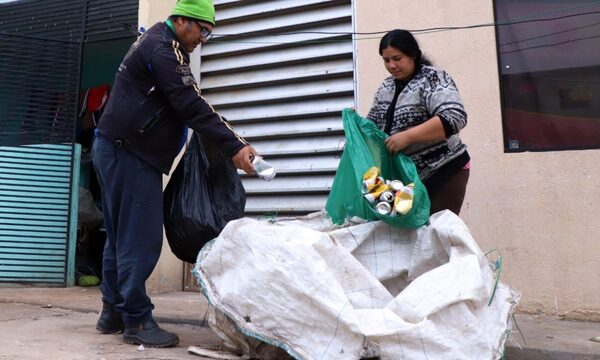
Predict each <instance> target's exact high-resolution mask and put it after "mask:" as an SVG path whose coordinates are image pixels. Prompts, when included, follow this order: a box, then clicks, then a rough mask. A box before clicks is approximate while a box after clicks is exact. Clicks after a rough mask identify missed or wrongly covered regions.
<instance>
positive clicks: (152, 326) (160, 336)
mask: <svg viewBox="0 0 600 360" xmlns="http://www.w3.org/2000/svg"><path fill="white" fill-rule="evenodd" d="M123 341H125V342H126V343H128V344H136V345H144V346H148V347H156V348H165V347H171V346H175V345H177V344H179V337H177V335H176V334H174V333H172V332H168V331H166V330H163V329H161V328H160V327H159V326H158V324H157V323H156V322H155V321H154V320H152V319H150V320H147V321H145V322H143V323H141V324H140V325H138V326H136V327H126V328H125V331H124V332H123Z"/></svg>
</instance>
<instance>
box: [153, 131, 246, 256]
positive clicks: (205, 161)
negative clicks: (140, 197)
mask: <svg viewBox="0 0 600 360" xmlns="http://www.w3.org/2000/svg"><path fill="white" fill-rule="evenodd" d="M245 206H246V191H245V190H244V186H243V185H242V180H241V179H240V176H239V175H238V173H237V170H236V168H235V166H234V165H233V161H232V160H231V158H229V157H227V156H225V155H224V154H223V152H222V151H221V149H219V147H218V146H217V145H216V144H215V143H214V142H213V141H211V140H210V139H208V138H202V137H201V136H200V135H198V134H196V133H195V134H194V135H193V136H192V138H191V140H190V142H189V144H188V146H187V149H186V151H185V153H184V155H183V157H182V159H181V161H180V162H179V164H178V165H177V167H176V168H175V171H174V172H173V174H172V175H171V179H170V181H169V183H168V185H167V187H166V188H165V192H164V225H165V231H166V234H167V241H168V242H169V247H170V248H171V251H172V252H173V254H175V256H177V258H179V259H180V260H183V261H185V262H188V263H191V264H193V263H195V262H196V257H197V256H198V253H199V252H200V249H202V247H203V246H204V245H205V244H206V243H207V242H209V241H211V240H212V239H214V238H215V237H217V236H218V235H219V233H220V232H221V230H223V228H224V227H225V225H227V223H228V222H229V221H231V220H235V219H239V218H241V217H243V216H244V208H245Z"/></svg>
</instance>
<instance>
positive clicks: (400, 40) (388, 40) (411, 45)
mask: <svg viewBox="0 0 600 360" xmlns="http://www.w3.org/2000/svg"><path fill="white" fill-rule="evenodd" d="M390 46H391V47H393V48H394V49H396V50H400V51H402V52H403V53H405V54H406V55H408V56H410V57H412V58H414V59H415V65H416V66H417V67H418V66H419V65H421V64H423V65H431V61H429V59H427V58H426V57H425V56H424V55H423V52H422V51H421V48H420V47H419V43H418V42H417V39H415V37H414V36H413V34H411V33H410V32H409V31H407V30H401V29H396V30H392V31H390V32H389V33H387V34H385V35H384V36H383V37H382V38H381V42H380V43H379V55H383V50H384V49H385V48H387V47H390Z"/></svg>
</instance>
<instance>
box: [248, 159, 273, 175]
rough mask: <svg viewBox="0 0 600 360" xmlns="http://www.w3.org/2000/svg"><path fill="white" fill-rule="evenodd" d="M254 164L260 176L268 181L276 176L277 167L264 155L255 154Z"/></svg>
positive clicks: (255, 170)
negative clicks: (265, 158)
mask: <svg viewBox="0 0 600 360" xmlns="http://www.w3.org/2000/svg"><path fill="white" fill-rule="evenodd" d="M252 166H254V172H255V173H256V175H258V177H259V178H261V179H263V180H266V181H271V180H273V178H275V174H276V171H275V168H274V167H273V166H272V165H271V164H269V163H268V162H266V161H265V160H264V159H263V158H262V157H260V156H255V157H254V159H252Z"/></svg>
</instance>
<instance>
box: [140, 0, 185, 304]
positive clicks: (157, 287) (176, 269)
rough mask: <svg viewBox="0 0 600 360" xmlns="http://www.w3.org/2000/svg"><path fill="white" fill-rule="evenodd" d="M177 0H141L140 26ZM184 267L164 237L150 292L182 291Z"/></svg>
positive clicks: (157, 17)
mask: <svg viewBox="0 0 600 360" xmlns="http://www.w3.org/2000/svg"><path fill="white" fill-rule="evenodd" d="M175 2H176V1H175V0H141V1H140V8H139V22H138V24H139V26H144V27H146V28H149V27H151V26H152V25H154V24H155V23H157V22H159V21H163V20H165V19H166V18H167V16H169V15H170V14H171V10H172V9H173V6H174V5H175ZM163 180H164V181H163V183H164V184H165V186H166V184H167V181H168V177H167V176H163ZM183 268H184V265H183V263H182V262H181V260H179V259H177V258H176V257H175V255H173V253H172V252H171V249H170V248H169V244H168V243H167V239H166V238H164V241H163V247H162V252H161V255H160V259H159V261H158V264H157V265H156V268H155V269H154V272H153V273H152V275H151V276H150V279H148V281H147V283H146V287H147V288H148V292H150V293H160V292H166V291H181V290H182V289H183Z"/></svg>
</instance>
